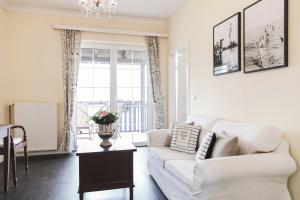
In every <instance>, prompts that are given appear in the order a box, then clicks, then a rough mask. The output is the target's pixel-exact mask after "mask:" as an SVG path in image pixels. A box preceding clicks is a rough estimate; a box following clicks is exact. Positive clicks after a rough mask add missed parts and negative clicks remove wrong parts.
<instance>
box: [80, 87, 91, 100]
mask: <svg viewBox="0 0 300 200" xmlns="http://www.w3.org/2000/svg"><path fill="white" fill-rule="evenodd" d="M92 101H93V88H77V102H92Z"/></svg>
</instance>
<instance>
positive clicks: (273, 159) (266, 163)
mask: <svg viewBox="0 0 300 200" xmlns="http://www.w3.org/2000/svg"><path fill="white" fill-rule="evenodd" d="M295 171H296V163H295V161H294V160H293V159H292V158H291V156H290V155H289V154H279V153H263V154H251V155H242V156H233V157H224V158H216V159H208V160H203V161H199V162H197V163H196V165H195V167H194V183H193V187H194V188H195V189H196V188H205V187H209V186H211V185H213V184H222V183H232V182H234V181H241V180H247V179H255V178H259V177H265V178H268V177H281V178H286V179H287V178H288V177H289V176H290V175H291V174H293V173H294V172H295Z"/></svg>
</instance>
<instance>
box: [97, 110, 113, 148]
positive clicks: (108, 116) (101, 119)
mask: <svg viewBox="0 0 300 200" xmlns="http://www.w3.org/2000/svg"><path fill="white" fill-rule="evenodd" d="M118 119H119V115H118V113H114V112H107V111H101V112H97V113H96V114H95V115H94V116H93V117H92V121H94V123H95V124H98V125H99V132H98V135H99V137H100V138H101V139H102V140H103V141H102V142H101V143H100V145H101V146H102V147H104V148H106V147H110V146H111V145H112V143H111V142H110V141H109V139H110V138H111V137H112V136H113V134H114V132H115V129H113V124H114V123H115V122H116V121H117V120H118Z"/></svg>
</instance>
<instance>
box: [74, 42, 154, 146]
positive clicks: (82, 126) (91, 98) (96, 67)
mask: <svg viewBox="0 0 300 200" xmlns="http://www.w3.org/2000/svg"><path fill="white" fill-rule="evenodd" d="M147 60H148V59H147V53H146V49H145V47H144V46H134V45H116V44H114V45H108V44H99V43H88V42H86V43H83V45H82V49H81V61H80V66H79V74H78V86H77V137H78V139H77V141H78V142H81V141H84V140H87V139H89V140H98V136H97V135H96V133H97V126H96V125H95V124H93V123H92V122H91V121H90V117H91V116H93V115H94V114H95V113H97V112H99V111H101V110H106V111H111V112H117V113H119V116H120V118H119V120H118V125H117V134H118V135H119V136H120V137H122V138H123V139H125V140H127V141H129V142H131V143H133V144H134V145H136V146H144V145H147V135H146V132H147V131H148V130H149V129H151V128H152V101H151V96H150V94H151V93H150V91H149V75H148V63H147Z"/></svg>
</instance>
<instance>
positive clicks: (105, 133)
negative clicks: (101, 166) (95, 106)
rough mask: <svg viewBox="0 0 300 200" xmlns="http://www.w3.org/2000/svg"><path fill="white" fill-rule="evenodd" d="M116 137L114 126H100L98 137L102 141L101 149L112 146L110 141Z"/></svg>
mask: <svg viewBox="0 0 300 200" xmlns="http://www.w3.org/2000/svg"><path fill="white" fill-rule="evenodd" d="M113 135H114V129H113V124H108V125H101V124H99V132H98V136H99V137H100V138H101V139H102V142H101V143H100V146H101V147H104V148H107V147H110V146H111V145H112V143H111V142H110V141H109V139H110V138H111V137H112V136H113Z"/></svg>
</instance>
